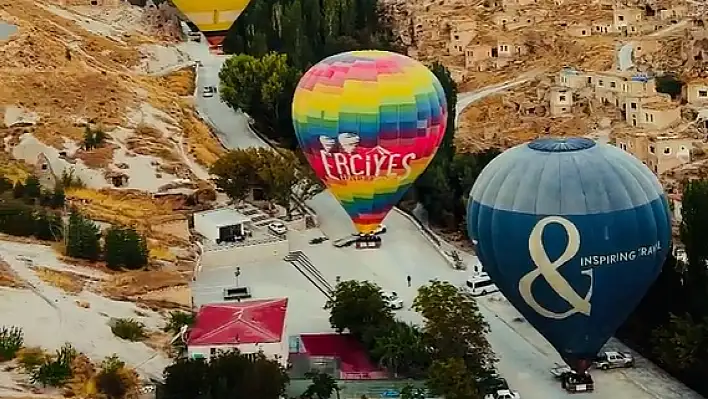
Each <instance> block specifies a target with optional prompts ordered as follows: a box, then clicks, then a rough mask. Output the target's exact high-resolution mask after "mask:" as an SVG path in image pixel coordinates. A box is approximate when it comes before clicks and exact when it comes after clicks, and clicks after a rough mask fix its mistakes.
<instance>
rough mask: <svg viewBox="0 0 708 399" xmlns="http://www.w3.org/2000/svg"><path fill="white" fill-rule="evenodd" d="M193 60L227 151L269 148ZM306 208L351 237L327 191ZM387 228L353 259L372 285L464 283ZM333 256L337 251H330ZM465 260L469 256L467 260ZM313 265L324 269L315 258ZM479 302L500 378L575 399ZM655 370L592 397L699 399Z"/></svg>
mask: <svg viewBox="0 0 708 399" xmlns="http://www.w3.org/2000/svg"><path fill="white" fill-rule="evenodd" d="M192 57H193V58H195V59H199V60H200V61H201V63H202V65H203V66H202V67H200V68H199V72H198V78H197V83H198V88H197V90H198V92H199V93H198V96H197V98H196V99H195V104H196V108H197V111H198V112H199V114H200V115H201V116H202V117H203V118H204V119H205V120H206V121H207V122H208V123H210V124H211V125H212V127H213V129H214V130H215V132H216V134H217V135H218V137H219V138H220V139H221V141H222V143H223V144H224V146H225V147H227V148H230V149H236V148H245V147H253V146H257V147H263V146H266V144H265V143H264V142H263V141H262V140H260V138H259V137H258V135H256V134H255V133H254V132H253V130H252V129H251V128H250V126H249V124H248V121H247V116H246V115H244V114H243V113H241V112H235V111H233V110H232V109H231V108H229V107H228V106H227V105H226V104H224V103H223V102H221V101H220V99H219V97H218V96H214V97H211V98H203V97H202V96H201V88H203V87H204V86H218V84H219V82H218V71H219V68H220V67H221V65H223V62H224V60H225V58H224V57H223V56H214V55H211V54H208V51H205V49H197V50H194V53H193V54H192ZM541 72H542V71H530V72H527V73H525V74H523V75H521V76H519V77H518V78H516V79H514V80H511V81H509V82H505V83H502V84H499V85H494V86H490V87H485V88H482V89H479V90H475V91H472V92H467V93H460V94H459V95H458V102H457V113H456V117H459V115H460V113H461V111H462V110H463V109H464V108H466V107H467V106H469V105H470V104H472V103H474V102H475V101H478V100H480V99H482V98H484V97H486V96H488V95H491V94H494V93H498V92H500V91H503V90H506V89H508V88H511V87H514V86H516V85H519V84H522V83H523V82H526V81H528V80H530V79H532V78H533V77H535V76H536V75H538V74H539V73H541ZM308 205H309V206H310V207H311V208H312V209H314V210H315V211H316V212H317V214H318V217H319V220H320V223H321V226H320V228H321V229H322V231H323V232H324V233H325V234H327V235H328V236H329V237H332V238H335V237H336V238H338V237H343V236H345V235H347V234H350V233H352V232H353V226H352V224H351V221H350V219H349V218H348V216H347V215H346V213H345V212H344V211H343V210H342V208H341V206H340V205H339V204H338V203H337V202H336V200H334V198H333V197H332V196H331V195H330V194H329V193H328V192H323V193H321V194H319V195H317V196H316V197H315V198H313V199H312V200H310V201H309V202H308ZM385 223H386V225H387V226H388V230H389V232H388V233H386V235H385V238H384V245H383V246H382V247H381V248H380V249H378V250H376V251H359V252H355V254H356V255H353V257H355V258H356V259H350V260H349V262H352V263H351V264H353V265H355V266H353V267H357V266H358V270H357V272H358V273H362V272H366V273H368V274H367V275H368V276H369V279H370V280H371V281H374V282H376V283H377V284H379V285H380V286H382V287H385V288H386V289H390V290H396V291H397V292H399V295H400V296H401V298H402V299H403V300H404V301H406V302H407V303H410V302H411V301H412V299H413V296H414V295H415V289H412V288H409V287H407V285H406V282H405V280H406V278H405V276H412V279H413V281H414V282H415V283H416V284H421V283H424V282H427V281H429V280H431V279H441V280H447V281H450V282H452V283H453V284H455V285H461V284H464V282H465V280H466V278H467V277H468V273H467V272H460V271H455V270H453V269H452V268H451V267H450V266H449V264H448V263H447V261H446V260H445V259H444V257H443V256H442V255H441V254H440V252H439V249H438V248H436V247H435V246H434V245H432V244H431V243H430V242H429V241H428V240H427V239H426V238H425V237H424V236H423V234H422V232H421V230H420V229H419V227H418V226H416V225H415V223H413V222H412V221H411V220H410V219H409V218H407V217H406V216H405V215H403V214H401V213H399V212H391V214H390V215H389V216H388V217H387V218H386V220H385ZM324 250H325V249H324V247H320V249H318V251H324ZM329 251H338V250H337V249H335V248H333V247H332V248H331V249H330V250H329ZM465 256H466V257H471V255H467V254H466V255H465ZM336 257H342V254H341V253H335V252H331V253H330V255H326V254H324V256H322V259H323V261H324V262H327V263H332V262H328V260H330V259H336ZM313 260H314V261H315V263H318V262H317V260H316V259H313ZM321 267H322V268H325V267H329V268H337V267H339V268H340V269H339V270H341V275H342V278H345V279H346V278H347V274H348V270H345V269H347V268H350V267H352V266H346V265H339V264H334V265H332V264H330V265H324V264H323V265H322V266H321ZM362 269H363V270H362ZM339 273H340V272H339V271H338V274H339ZM479 303H480V304H481V306H480V309H481V311H482V313H483V315H484V317H485V319H486V320H487V321H488V323H489V325H490V328H491V333H490V334H488V339H489V341H490V343H491V345H492V347H493V349H494V351H495V353H496V354H497V356H498V357H499V363H498V368H499V371H500V373H501V374H502V375H503V376H504V377H505V378H506V379H507V380H508V381H509V383H510V385H511V386H512V388H514V389H516V390H518V391H519V392H520V393H521V396H522V397H523V398H524V399H570V398H573V396H571V395H570V394H567V393H565V392H563V391H562V390H561V389H560V387H559V385H558V383H557V382H555V381H553V380H552V379H551V377H550V374H549V370H550V368H552V367H553V366H554V364H555V363H556V362H560V361H561V360H560V357H559V356H558V355H557V353H555V351H553V350H552V348H550V347H549V344H548V343H547V342H546V341H545V340H543V338H541V337H540V336H539V335H538V333H536V332H535V330H532V329H531V328H530V327H529V326H528V325H525V323H519V322H518V321H514V319H515V318H516V313H515V311H514V310H513V309H512V308H511V307H510V306H509V305H508V304H507V303H506V302H505V300H504V299H503V297H501V296H492V297H486V298H484V299H482V300H480V301H479ZM398 316H399V317H400V318H401V319H403V320H406V321H410V322H419V321H420V316H419V315H417V314H416V313H415V312H411V311H401V312H399V314H398ZM642 364H644V363H642ZM650 366H651V365H650V364H649V365H647V368H644V367H642V368H641V370H640V373H644V375H645V378H642V375H632V374H631V372H630V371H617V372H612V373H597V374H596V378H595V379H596V382H597V389H596V391H595V394H594V396H595V397H598V398H603V399H606V398H618V399H625V398H632V399H674V398H675V399H679V398H681V399H699V398H701V397H700V396H698V395H697V394H695V393H692V392H690V391H689V390H688V389H687V388H686V387H684V386H682V385H681V384H679V383H677V382H675V381H673V380H671V379H670V378H668V377H666V376H664V375H662V374H661V373H660V372H655V371H653V370H654V369H652V368H651V367H650ZM638 370H639V369H638ZM647 370H652V371H651V372H650V371H647Z"/></svg>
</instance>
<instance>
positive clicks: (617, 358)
mask: <svg viewBox="0 0 708 399" xmlns="http://www.w3.org/2000/svg"><path fill="white" fill-rule="evenodd" d="M593 366H594V367H595V368H598V369H600V370H609V369H617V368H629V367H634V357H633V356H632V354H631V353H628V352H602V353H601V354H600V355H599V356H598V357H597V359H595V361H594V362H593Z"/></svg>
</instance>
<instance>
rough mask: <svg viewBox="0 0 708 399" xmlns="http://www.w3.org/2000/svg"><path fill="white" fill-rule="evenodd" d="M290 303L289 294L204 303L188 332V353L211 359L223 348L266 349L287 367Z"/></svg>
mask: <svg viewBox="0 0 708 399" xmlns="http://www.w3.org/2000/svg"><path fill="white" fill-rule="evenodd" d="M287 306H288V299H287V298H280V299H265V300H255V301H244V302H236V303H213V304H208V305H204V306H202V307H201V308H200V309H199V313H197V319H196V322H195V324H194V327H193V328H192V329H190V330H189V332H188V333H187V355H188V356H189V357H190V358H191V359H199V358H201V359H207V360H209V359H210V358H211V356H214V355H216V354H217V353H219V352H220V351H224V352H225V351H229V350H233V349H238V350H239V351H240V352H241V353H243V354H253V355H255V354H257V353H258V352H263V354H264V355H265V356H266V357H267V358H269V359H274V360H277V361H278V362H280V364H282V365H283V366H284V367H285V366H287V362H288V349H289V347H288V340H287V337H285V315H286V311H287Z"/></svg>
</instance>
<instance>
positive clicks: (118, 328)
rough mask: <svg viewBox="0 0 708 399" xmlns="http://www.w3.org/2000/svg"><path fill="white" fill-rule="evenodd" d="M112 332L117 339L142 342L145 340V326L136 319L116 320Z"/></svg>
mask: <svg viewBox="0 0 708 399" xmlns="http://www.w3.org/2000/svg"><path fill="white" fill-rule="evenodd" d="M111 331H112V332H113V335H115V336H116V337H118V338H122V339H127V340H128V341H141V340H142V339H144V338H145V324H143V323H141V322H139V321H137V320H134V319H115V321H114V322H113V325H112V326H111Z"/></svg>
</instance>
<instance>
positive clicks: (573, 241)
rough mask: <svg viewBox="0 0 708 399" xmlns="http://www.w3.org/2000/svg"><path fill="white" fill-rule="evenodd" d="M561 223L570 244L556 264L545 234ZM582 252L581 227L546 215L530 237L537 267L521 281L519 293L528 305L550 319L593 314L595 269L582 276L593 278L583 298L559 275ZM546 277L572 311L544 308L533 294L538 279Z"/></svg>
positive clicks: (531, 250) (566, 220)
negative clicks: (565, 265)
mask: <svg viewBox="0 0 708 399" xmlns="http://www.w3.org/2000/svg"><path fill="white" fill-rule="evenodd" d="M554 223H555V224H559V225H561V226H563V228H564V229H565V232H566V235H567V236H568V245H567V246H566V248H565V251H563V254H562V255H561V256H560V257H558V259H556V260H555V261H553V262H551V260H550V259H549V258H548V253H546V248H545V247H544V246H543V231H544V230H545V228H546V226H548V225H549V224H554ZM579 250H580V232H579V231H578V228H577V227H575V225H574V224H573V223H572V222H571V221H570V220H568V219H566V218H562V217H560V216H547V217H545V218H543V219H541V220H540V221H539V222H538V223H536V226H534V228H533V230H532V231H531V235H530V236H529V253H530V254H531V260H532V261H533V263H534V264H535V265H536V268H535V269H533V270H532V271H530V272H529V273H527V274H526V275H524V276H523V277H522V278H521V280H519V293H520V294H521V297H522V298H523V299H524V301H526V303H527V304H528V305H529V306H530V307H531V308H532V309H533V310H535V311H536V312H537V313H538V314H540V315H541V316H544V317H547V318H549V319H558V320H560V319H565V318H566V317H569V316H571V315H574V314H576V313H582V314H584V315H586V316H589V315H590V298H592V285H593V281H592V278H593V276H592V270H584V271H582V272H581V273H582V274H585V275H587V276H590V289H589V290H588V293H587V294H585V297H584V298H583V297H581V296H580V295H578V293H577V292H576V291H575V290H574V289H573V287H571V285H570V283H568V281H567V280H566V279H565V278H563V276H562V275H561V274H560V273H559V272H558V268H559V267H561V266H563V265H564V264H565V263H566V262H568V261H569V260H571V259H573V257H574V256H575V255H576V254H577V253H578V251H579ZM539 276H543V278H544V279H545V280H546V282H547V283H548V285H549V286H551V288H552V289H553V291H555V293H556V294H558V295H559V296H560V297H561V298H563V299H564V300H565V301H566V302H568V304H569V305H570V310H568V311H565V312H562V313H556V312H551V311H550V310H548V309H546V308H544V307H543V306H541V305H540V304H539V303H538V302H537V301H536V298H535V297H534V295H533V293H532V292H531V285H532V284H533V282H534V281H535V280H536V279H537V278H538V277H539Z"/></svg>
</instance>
